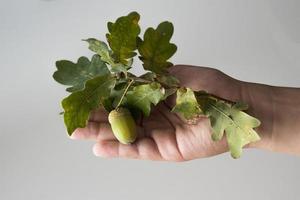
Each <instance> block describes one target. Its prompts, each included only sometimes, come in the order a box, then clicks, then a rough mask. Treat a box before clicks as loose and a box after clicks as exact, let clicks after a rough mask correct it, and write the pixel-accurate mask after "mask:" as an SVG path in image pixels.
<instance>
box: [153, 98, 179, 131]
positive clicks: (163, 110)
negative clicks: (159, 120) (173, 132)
mask: <svg viewBox="0 0 300 200" xmlns="http://www.w3.org/2000/svg"><path fill="white" fill-rule="evenodd" d="M157 109H158V111H159V112H160V114H161V115H162V116H163V117H164V118H165V119H166V120H167V121H168V122H169V123H170V124H171V125H172V126H174V128H175V129H176V125H179V124H182V119H181V117H180V116H179V115H177V114H176V113H175V112H171V109H170V108H169V107H167V105H166V104H165V103H164V102H162V103H160V104H158V105H157Z"/></svg>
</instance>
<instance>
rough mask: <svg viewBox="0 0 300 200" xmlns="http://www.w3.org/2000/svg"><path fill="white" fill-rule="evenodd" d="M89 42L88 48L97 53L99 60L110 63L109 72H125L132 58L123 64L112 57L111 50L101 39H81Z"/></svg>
mask: <svg viewBox="0 0 300 200" xmlns="http://www.w3.org/2000/svg"><path fill="white" fill-rule="evenodd" d="M83 41H86V42H88V43H89V49H90V50H91V51H93V52H95V53H97V54H98V55H99V56H100V58H101V60H103V61H104V62H106V63H107V64H109V65H110V68H111V72H124V73H126V72H127V70H128V69H130V67H131V65H132V62H133V59H129V60H128V61H127V63H126V65H125V64H122V63H117V62H116V61H115V60H114V58H113V52H112V50H110V49H109V47H108V46H107V44H106V43H105V42H103V41H100V40H97V39H95V38H89V39H86V40H83Z"/></svg>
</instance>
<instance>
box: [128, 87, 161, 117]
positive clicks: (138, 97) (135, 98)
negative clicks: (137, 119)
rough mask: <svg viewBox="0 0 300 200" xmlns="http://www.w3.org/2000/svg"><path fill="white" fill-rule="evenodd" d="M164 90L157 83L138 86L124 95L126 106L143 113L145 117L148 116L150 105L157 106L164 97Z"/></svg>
mask: <svg viewBox="0 0 300 200" xmlns="http://www.w3.org/2000/svg"><path fill="white" fill-rule="evenodd" d="M164 95H165V90H164V88H162V87H161V85H160V84H159V83H156V82H153V83H150V84H144V85H138V86H135V87H133V90H131V91H128V93H127V95H126V100H127V104H128V105H129V106H130V107H135V108H137V109H139V110H141V111H143V113H144V115H145V116H149V115H150V111H151V104H154V105H156V104H158V103H159V102H160V101H161V100H162V99H163V97H164Z"/></svg>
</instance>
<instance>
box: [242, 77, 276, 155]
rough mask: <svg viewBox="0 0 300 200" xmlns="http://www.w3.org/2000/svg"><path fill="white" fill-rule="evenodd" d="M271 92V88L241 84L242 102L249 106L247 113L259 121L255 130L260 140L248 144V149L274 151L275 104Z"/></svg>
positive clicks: (255, 84)
mask: <svg viewBox="0 0 300 200" xmlns="http://www.w3.org/2000/svg"><path fill="white" fill-rule="evenodd" d="M273 90H274V87H273V86H269V85H263V84H257V83H249V82H241V91H240V92H241V98H242V101H243V102H245V103H247V104H248V105H249V109H248V110H247V113H249V114H250V115H252V116H254V117H255V118H257V119H259V120H260V121H261V125H260V126H259V127H257V128H256V129H255V130H256V131H257V132H258V134H259V136H260V138H261V140H259V141H257V142H254V143H251V144H249V145H248V147H250V148H259V149H266V150H271V151H273V149H274V146H275V144H274V140H273V134H274V128H273V127H274V124H275V102H274V99H273Z"/></svg>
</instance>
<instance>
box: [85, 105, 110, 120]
mask: <svg viewBox="0 0 300 200" xmlns="http://www.w3.org/2000/svg"><path fill="white" fill-rule="evenodd" d="M89 121H94V122H100V121H102V122H108V112H107V111H106V110H105V109H104V108H102V107H101V108H99V109H97V110H95V111H92V112H91V114H90V117H89Z"/></svg>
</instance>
